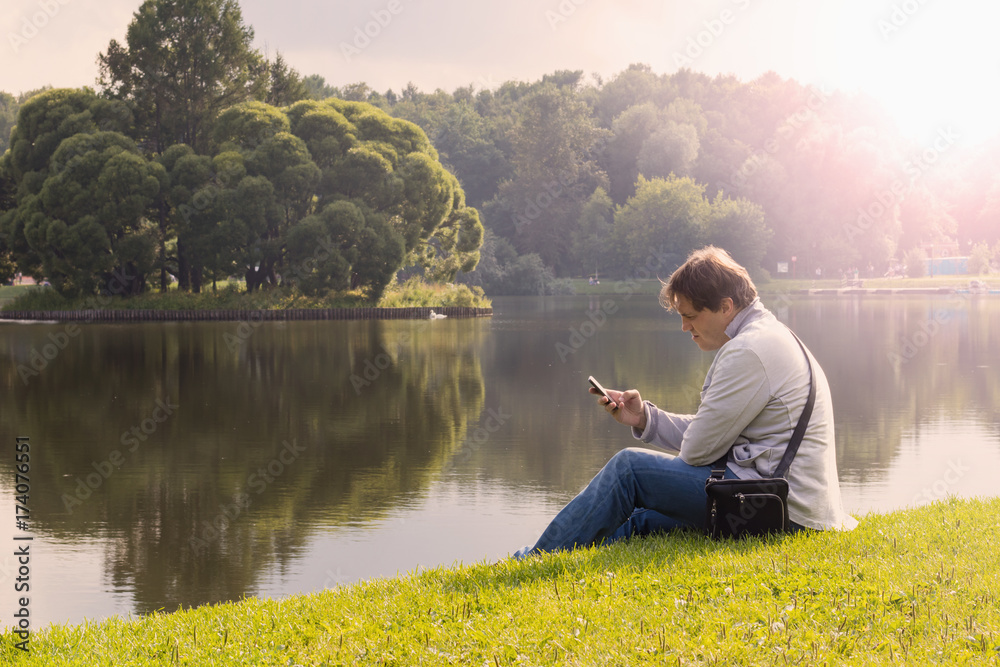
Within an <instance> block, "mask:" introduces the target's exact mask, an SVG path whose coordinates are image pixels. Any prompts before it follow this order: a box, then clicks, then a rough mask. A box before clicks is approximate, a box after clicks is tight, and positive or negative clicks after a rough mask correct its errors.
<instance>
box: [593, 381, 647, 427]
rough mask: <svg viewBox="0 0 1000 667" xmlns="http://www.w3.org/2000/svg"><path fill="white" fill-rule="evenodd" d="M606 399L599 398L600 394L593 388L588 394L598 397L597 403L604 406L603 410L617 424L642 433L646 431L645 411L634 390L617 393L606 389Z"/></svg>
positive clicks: (640, 399) (640, 398) (614, 390)
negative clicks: (630, 427)
mask: <svg viewBox="0 0 1000 667" xmlns="http://www.w3.org/2000/svg"><path fill="white" fill-rule="evenodd" d="M607 392H608V398H604V397H603V396H601V392H599V391H597V390H596V389H594V388H593V387H591V388H590V393H591V394H594V395H596V396H598V397H599V398H598V399H597V402H598V403H600V404H601V405H603V406H604V409H605V410H606V411H607V412H608V413H609V414H610V415H611V416H612V417H614V418H615V421H617V422H618V423H619V424H624V425H625V426H632V427H634V428H637V429H639V430H640V431H644V430H645V429H646V410H645V408H644V407H643V405H642V397H641V396H639V392H638V391H637V390H635V389H629V390H628V391H618V390H616V389H608V390H607Z"/></svg>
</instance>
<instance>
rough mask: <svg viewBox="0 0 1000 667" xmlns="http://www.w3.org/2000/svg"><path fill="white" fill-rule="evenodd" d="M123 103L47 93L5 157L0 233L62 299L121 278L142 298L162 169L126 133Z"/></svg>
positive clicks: (26, 114)
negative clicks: (151, 209)
mask: <svg viewBox="0 0 1000 667" xmlns="http://www.w3.org/2000/svg"><path fill="white" fill-rule="evenodd" d="M130 119H131V116H130V114H129V113H128V110H127V109H126V108H125V107H124V105H123V104H122V103H120V102H114V101H110V100H102V99H100V98H98V97H97V96H96V95H95V94H94V93H93V91H90V90H88V89H80V90H69V89H55V90H47V91H45V92H42V93H40V94H38V95H35V96H33V97H31V98H30V99H28V100H27V101H26V102H25V103H24V104H23V105H22V106H21V107H20V110H19V111H18V118H17V125H16V127H15V129H14V131H13V132H12V133H11V148H10V150H9V151H7V152H6V153H5V154H4V155H3V158H2V159H0V172H2V174H3V179H4V180H5V182H6V189H7V193H8V194H7V197H8V204H7V205H6V206H5V209H6V211H5V212H4V213H3V214H2V216H0V232H2V233H3V234H4V235H5V238H6V241H5V245H6V247H7V249H8V251H9V252H10V254H11V257H12V258H13V260H14V261H15V262H16V263H17V266H18V268H19V270H20V271H21V272H22V273H24V274H26V275H31V276H33V277H35V278H36V279H42V278H49V279H50V280H51V281H52V284H53V285H55V286H57V288H60V289H61V290H62V291H64V292H65V293H76V294H78V293H83V292H93V291H94V290H96V288H97V286H98V285H99V284H103V285H107V283H108V281H109V280H110V279H111V278H112V273H114V272H115V271H118V272H119V273H120V274H121V275H122V276H131V277H129V278H127V279H120V280H118V283H119V287H118V290H119V291H126V292H135V291H136V290H139V289H141V286H142V285H144V284H145V280H146V273H147V272H148V270H149V269H150V266H149V261H148V260H149V257H148V252H147V251H148V244H149V242H150V241H153V242H154V243H155V238H154V237H153V236H152V235H151V233H150V230H149V228H148V224H147V222H146V220H145V214H146V212H147V210H146V209H147V207H148V205H149V204H150V203H151V201H152V200H151V199H150V198H151V197H155V196H156V194H157V192H158V191H159V179H160V177H161V174H160V172H159V171H158V170H157V169H156V168H155V167H151V166H150V165H148V164H147V163H146V162H145V160H144V159H143V158H142V157H141V156H140V155H138V154H137V151H136V147H135V144H134V143H133V142H132V141H131V140H130V139H128V138H127V137H126V136H125V135H124V134H122V131H124V130H126V129H127V128H128V126H129V123H130Z"/></svg>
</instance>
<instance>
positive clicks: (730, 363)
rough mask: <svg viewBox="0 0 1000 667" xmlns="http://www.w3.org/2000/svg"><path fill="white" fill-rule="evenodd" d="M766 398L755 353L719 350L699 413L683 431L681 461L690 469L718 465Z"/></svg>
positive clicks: (764, 377) (767, 390) (766, 389)
mask: <svg viewBox="0 0 1000 667" xmlns="http://www.w3.org/2000/svg"><path fill="white" fill-rule="evenodd" d="M769 398H770V387H769V382H768V380H767V375H766V373H765V372H764V365H763V364H762V363H761V361H760V358H759V357H758V356H757V355H756V353H754V352H753V351H752V350H749V349H747V348H743V347H736V348H731V349H725V348H723V349H721V350H719V353H718V356H717V357H716V359H715V363H714V364H713V368H712V370H711V382H710V383H709V385H708V387H706V389H705V391H704V392H703V393H702V397H701V405H699V406H698V412H697V413H695V415H694V417H693V418H692V419H691V421H690V422H689V423H688V425H687V428H686V429H684V432H683V437H682V439H681V443H680V457H681V460H683V461H684V462H685V463H687V464H688V465H692V466H706V465H711V464H712V463H714V462H715V461H717V460H718V459H719V457H721V456H722V455H723V454H725V453H726V451H727V450H728V449H729V448H730V447H731V446H732V445H733V443H735V442H736V440H737V438H739V436H740V434H741V433H742V432H743V430H744V429H745V428H746V427H747V426H748V425H749V424H750V423H751V422H752V421H753V420H754V419H755V418H756V417H757V415H759V414H760V413H761V411H762V410H763V409H764V407H765V406H766V405H767V402H768V400H769Z"/></svg>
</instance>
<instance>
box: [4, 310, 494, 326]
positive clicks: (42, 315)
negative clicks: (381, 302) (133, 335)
mask: <svg viewBox="0 0 1000 667" xmlns="http://www.w3.org/2000/svg"><path fill="white" fill-rule="evenodd" d="M432 312H433V313H434V314H436V315H443V316H444V317H449V318H457V319H467V318H476V317H492V315H493V308H474V307H469V306H440V307H437V308H432V307H429V306H410V307H404V308H376V307H369V308H286V309H273V310H260V309H249V310H242V309H214V310H164V309H156V310H143V309H128V310H126V309H105V310H6V311H2V312H0V320H3V321H13V322H38V321H45V322H82V323H85V324H90V323H108V322H248V321H249V322H269V321H278V322H290V321H310V320H426V319H431V313H432Z"/></svg>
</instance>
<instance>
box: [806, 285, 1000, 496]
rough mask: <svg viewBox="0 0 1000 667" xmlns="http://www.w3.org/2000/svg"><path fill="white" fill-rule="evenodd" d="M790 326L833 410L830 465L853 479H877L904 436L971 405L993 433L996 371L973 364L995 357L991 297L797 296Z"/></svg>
mask: <svg viewBox="0 0 1000 667" xmlns="http://www.w3.org/2000/svg"><path fill="white" fill-rule="evenodd" d="M791 324H792V326H793V327H794V328H795V329H796V331H797V332H799V333H800V335H801V336H802V338H803V339H804V340H806V341H807V342H808V343H809V345H810V347H811V349H812V350H813V353H814V354H816V356H817V358H819V359H820V361H821V363H822V364H823V368H824V370H825V372H826V374H827V377H828V379H829V381H830V386H831V389H832V391H833V399H834V408H835V410H836V412H837V415H838V423H837V448H838V449H837V451H838V457H839V461H838V465H839V466H840V468H841V471H844V470H848V471H851V472H852V474H853V475H855V476H856V477H857V479H858V481H861V482H863V481H864V480H865V479H866V478H867V477H869V476H871V475H875V476H876V477H877V476H879V475H880V474H881V473H880V471H882V470H885V469H886V468H888V467H889V465H890V464H891V463H892V461H893V459H894V458H895V457H896V455H897V453H898V450H899V446H900V443H901V442H902V440H903V437H904V434H905V433H912V432H913V431H919V430H920V428H921V427H922V426H923V425H925V424H927V423H928V422H931V421H935V420H938V419H939V418H941V416H942V415H943V416H945V417H946V418H948V419H955V418H962V417H963V416H965V415H968V414H969V413H970V411H971V412H972V413H973V414H978V415H980V417H979V419H978V421H979V422H980V423H981V424H984V425H989V426H987V427H989V428H993V429H996V426H995V425H996V424H997V417H998V414H997V408H996V405H995V400H994V397H995V396H996V395H997V392H998V391H1000V376H997V374H996V373H995V372H992V373H991V372H990V370H989V369H984V368H980V367H981V366H983V365H991V367H993V368H995V366H996V363H997V360H998V359H997V357H998V354H997V352H995V349H996V347H995V346H991V345H990V343H989V341H990V338H989V335H990V331H991V330H992V331H996V330H997V327H998V326H1000V303H997V302H996V301H995V300H994V301H989V300H987V299H975V298H973V299H968V298H964V297H963V296H961V295H950V296H940V297H901V296H893V297H868V298H862V299H859V298H855V299H843V298H840V299H836V300H830V301H817V300H809V301H801V302H797V305H796V307H795V308H794V309H793V321H792V323H791ZM988 355H992V359H989V358H987V357H988ZM873 397H878V400H873ZM845 416H849V417H850V418H849V419H845V418H844V417H845Z"/></svg>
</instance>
